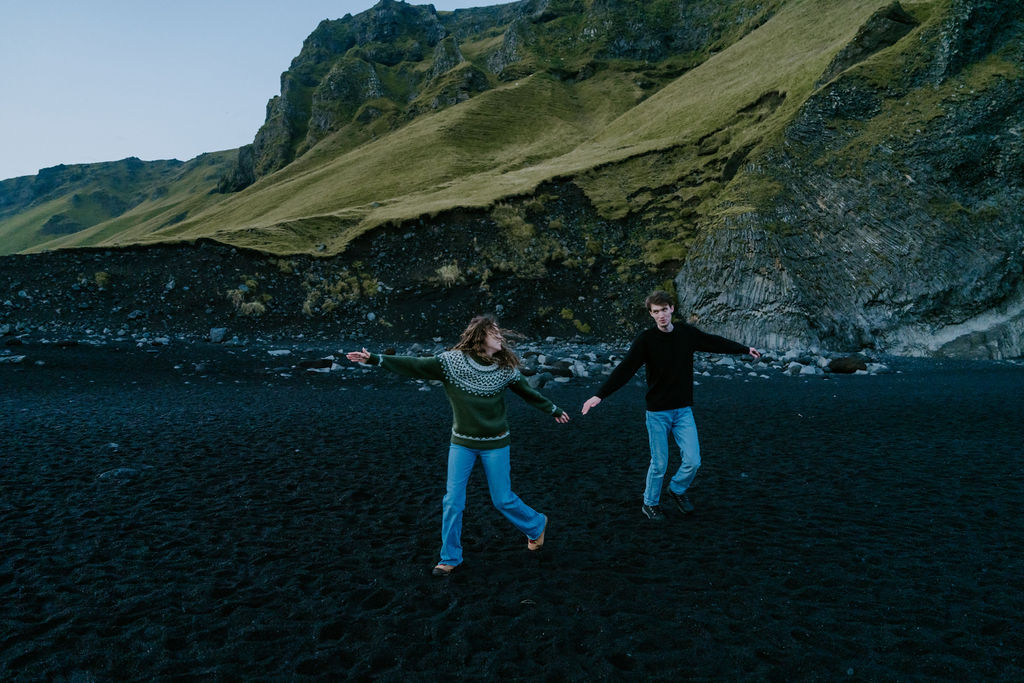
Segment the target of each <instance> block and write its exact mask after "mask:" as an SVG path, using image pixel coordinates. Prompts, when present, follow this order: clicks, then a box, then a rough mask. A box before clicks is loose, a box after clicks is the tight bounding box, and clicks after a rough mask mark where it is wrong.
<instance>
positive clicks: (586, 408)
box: [583, 396, 601, 415]
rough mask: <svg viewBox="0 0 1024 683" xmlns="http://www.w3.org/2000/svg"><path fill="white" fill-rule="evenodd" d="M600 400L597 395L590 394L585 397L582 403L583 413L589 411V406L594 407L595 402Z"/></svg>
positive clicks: (595, 405)
mask: <svg viewBox="0 0 1024 683" xmlns="http://www.w3.org/2000/svg"><path fill="white" fill-rule="evenodd" d="M600 402H601V399H599V398H598V397H597V396H591V397H590V398H588V399H587V401H586V403H584V404H583V414H584V415H586V414H587V413H589V412H590V409H591V408H596V407H597V404H598V403H600Z"/></svg>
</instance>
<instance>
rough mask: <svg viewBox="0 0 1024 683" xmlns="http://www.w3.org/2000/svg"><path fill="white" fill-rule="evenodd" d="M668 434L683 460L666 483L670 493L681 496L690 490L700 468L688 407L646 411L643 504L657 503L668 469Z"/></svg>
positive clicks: (695, 436) (694, 424)
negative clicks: (648, 445)
mask: <svg viewBox="0 0 1024 683" xmlns="http://www.w3.org/2000/svg"><path fill="white" fill-rule="evenodd" d="M669 433H671V434H672V438H674V439H675V441H676V445H677V446H679V454H680V455H681V456H682V458H683V462H682V464H681V465H680V466H679V470H678V471H677V472H676V473H675V476H673V477H672V479H671V481H669V483H668V487H669V489H671V490H672V491H673V492H674V493H678V494H682V493H685V492H686V489H688V488H690V484H692V483H693V478H694V477H695V476H697V469H698V468H699V467H700V443H699V442H698V441H697V423H696V422H694V420H693V410H692V409H691V408H677V409H675V410H657V411H650V410H648V411H647V436H648V438H649V440H650V443H651V465H650V467H648V468H647V488H646V489H645V490H644V505H650V506H652V507H653V506H655V505H657V504H658V502H659V501H660V500H661V484H662V481H664V479H665V471H666V470H667V469H668V435H669Z"/></svg>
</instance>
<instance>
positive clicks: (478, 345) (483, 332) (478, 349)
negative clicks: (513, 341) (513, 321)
mask: <svg viewBox="0 0 1024 683" xmlns="http://www.w3.org/2000/svg"><path fill="white" fill-rule="evenodd" d="M492 331H494V332H497V333H498V334H499V335H501V351H498V352H497V353H496V354H494V355H493V356H491V358H493V359H494V361H495V362H496V363H497V364H498V366H499V367H502V368H518V367H519V365H520V360H519V356H517V355H516V354H515V352H514V351H512V349H510V348H509V346H508V344H507V343H506V341H505V335H504V334H502V331H501V328H500V327H498V321H497V320H495V319H494V318H493V317H492V316H489V315H478V316H476V317H475V318H473V319H472V320H470V321H469V325H467V326H466V329H465V330H463V331H462V336H461V337H459V343H458V344H456V345H455V346H453V347H452V350H453V351H465V352H467V353H471V354H473V355H474V356H476V357H477V358H487V347H486V346H485V345H484V342H485V341H486V339H487V333H488V332H492Z"/></svg>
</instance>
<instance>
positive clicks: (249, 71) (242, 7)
mask: <svg viewBox="0 0 1024 683" xmlns="http://www.w3.org/2000/svg"><path fill="white" fill-rule="evenodd" d="M375 2H376V0H295V1H294V2H284V1H282V0H174V1H170V0H0V98H2V100H0V102H2V105H0V180H3V179H6V178H13V177H17V176H22V175H34V174H35V173H36V172H37V171H38V170H39V169H40V168H45V167H48V166H55V165H57V164H62V163H63V164H78V163H91V162H97V161H114V160H117V159H123V158H125V157H129V156H137V157H139V158H141V159H145V160H147V161H148V160H154V159H181V160H182V161H186V160H188V159H191V158H193V157H195V156H197V155H199V154H201V153H203V152H214V151H218V150H222V149H231V148H234V147H239V146H241V145H244V144H246V143H248V142H252V138H253V136H254V135H255V134H256V131H257V130H258V129H259V127H260V125H262V123H263V119H264V116H265V114H266V104H267V100H269V99H270V98H271V97H273V96H274V95H276V94H278V93H279V92H280V76H281V72H282V71H285V70H286V69H287V68H288V65H289V64H290V63H291V60H292V58H293V57H295V56H296V55H298V54H299V50H300V49H301V47H302V41H303V40H304V39H305V38H306V36H308V35H309V34H310V33H312V31H313V29H315V28H316V26H317V24H318V23H319V22H320V21H321V20H322V19H337V18H340V17H343V16H344V15H345V14H358V13H359V12H362V11H363V10H365V9H368V8H369V7H371V6H373V5H374V4H375ZM506 2H507V0H467V1H465V2H459V1H451V0H437V1H435V2H432V3H428V2H417V1H415V0H414V1H413V2H411V3H410V4H433V5H434V7H435V8H436V9H437V10H439V11H440V10H454V9H459V8H465V7H483V6H485V5H498V4H505V3H506Z"/></svg>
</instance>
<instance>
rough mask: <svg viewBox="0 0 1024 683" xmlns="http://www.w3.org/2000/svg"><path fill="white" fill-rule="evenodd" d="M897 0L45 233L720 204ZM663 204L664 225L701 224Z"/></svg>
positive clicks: (101, 236) (317, 233)
mask: <svg viewBox="0 0 1024 683" xmlns="http://www.w3.org/2000/svg"><path fill="white" fill-rule="evenodd" d="M937 2H940V0H933V1H931V2H917V3H907V4H906V6H907V7H908V9H910V10H911V11H914V9H915V8H921V7H928V6H930V5H932V4H935V3H937ZM887 4H888V3H887V2H886V1H885V0H847V1H844V2H841V3H834V2H823V1H822V0H792V1H791V2H788V3H786V4H785V5H784V6H783V7H782V8H781V10H780V11H778V12H777V13H775V14H774V15H772V16H771V17H770V18H769V19H768V20H767V21H766V22H764V23H763V24H762V25H760V27H759V28H757V29H756V30H753V31H752V32H750V33H749V34H747V35H745V36H744V37H742V38H741V39H739V40H738V41H737V42H734V43H732V44H730V45H728V46H727V47H725V49H723V50H722V51H721V52H718V53H717V54H714V55H712V56H711V57H710V58H708V59H706V60H705V61H703V62H702V63H700V64H699V65H698V66H696V67H695V68H693V69H691V70H689V71H686V72H685V73H683V74H682V75H681V76H679V77H678V78H676V79H674V80H672V81H670V82H669V83H668V84H667V85H666V86H665V87H663V88H660V89H653V90H656V91H655V92H654V94H651V90H652V88H651V87H650V84H645V83H643V82H641V81H640V79H638V78H637V76H636V73H637V72H636V70H635V69H629V70H627V69H623V68H618V67H616V66H615V64H614V63H613V62H609V63H608V64H605V65H603V66H601V67H600V68H598V69H597V70H596V72H595V73H594V74H593V75H591V76H590V77H588V78H584V79H582V80H580V79H575V78H573V79H569V78H562V77H560V76H559V75H556V74H553V73H551V72H550V71H547V72H538V73H534V74H531V75H529V76H526V77H523V78H521V79H518V80H513V81H510V82H507V83H501V84H498V85H497V86H496V87H494V88H493V89H491V90H489V91H487V92H483V93H481V94H479V95H477V96H475V97H473V98H472V99H469V100H468V101H465V102H462V103H460V104H457V105H455V106H451V107H448V108H445V109H441V110H439V111H436V112H433V113H429V114H424V115H422V116H419V117H418V118H415V119H414V120H412V121H411V122H410V123H408V124H406V125H402V126H400V127H397V128H395V129H393V130H380V131H369V132H368V129H366V128H360V129H358V130H357V129H355V128H354V127H347V128H342V129H341V130H338V131H336V132H334V133H332V134H330V135H328V136H327V137H325V138H324V139H322V140H321V141H320V142H319V143H318V144H317V145H316V146H314V147H313V148H312V149H310V150H309V151H308V152H306V153H305V154H304V155H303V156H301V157H300V158H298V159H297V160H295V161H294V162H292V163H291V164H289V165H287V166H286V167H284V168H283V169H281V170H280V171H277V172H276V173H273V174H271V175H269V176H265V177H263V178H261V179H260V180H258V181H257V182H256V183H255V184H253V185H251V186H249V187H248V188H246V189H245V190H243V191H241V192H238V193H235V194H231V195H210V194H208V191H209V188H210V187H212V186H213V185H215V184H216V182H215V181H214V182H212V183H211V182H210V181H211V180H212V177H213V175H214V173H213V166H212V165H210V166H204V167H192V169H191V170H190V171H189V172H187V173H183V174H182V176H180V177H178V178H176V179H175V180H174V181H173V182H172V183H171V184H170V185H169V186H168V187H169V189H168V193H167V194H166V195H165V196H163V197H160V198H157V199H153V200H147V201H145V202H142V203H141V204H139V205H138V206H136V207H134V208H133V209H132V210H131V211H129V212H127V213H125V214H123V215H121V216H118V217H117V218H115V219H113V220H109V221H104V222H101V223H99V224H96V225H94V226H92V227H89V228H87V229H85V230H81V231H79V232H76V233H74V234H70V235H66V236H62V237H58V238H56V239H52V240H50V241H47V242H44V243H42V244H36V245H35V246H34V247H33V248H34V249H37V250H38V249H53V248H62V247H75V246H119V245H129V244H148V243H157V242H175V241H191V240H196V239H200V238H212V239H214V240H217V241H220V242H224V243H227V244H233V245H239V246H245V247H252V248H256V249H260V250H264V251H267V252H271V253H277V254H289V253H318V254H332V253H339V252H341V251H343V250H344V249H345V247H346V245H347V244H349V243H350V241H351V240H352V239H353V238H355V237H356V236H358V235H360V234H362V233H364V232H366V231H367V230H370V229H372V228H374V227H377V226H380V225H384V224H401V223H404V222H408V221H412V220H414V219H417V218H419V217H422V216H433V215H436V214H438V213H441V212H444V211H446V210H449V209H454V208H457V207H478V208H483V209H487V208H488V207H493V206H495V205H497V204H498V203H500V202H501V201H502V200H504V199H506V198H509V197H513V196H522V195H529V194H531V193H532V192H534V190H535V189H536V188H537V187H538V186H539V185H540V184H541V183H544V182H545V181H549V180H552V179H560V180H565V179H571V180H573V181H575V182H576V183H577V184H578V185H579V186H580V187H582V188H583V189H584V191H585V192H586V195H587V196H588V198H589V199H590V200H591V201H592V202H593V203H594V204H595V206H597V207H598V209H599V210H600V211H601V213H602V215H605V216H607V217H613V218H614V217H622V216H625V215H628V214H629V213H631V212H643V211H644V189H645V188H664V187H666V186H669V185H672V184H691V185H693V186H694V188H696V189H694V190H691V191H689V193H687V191H686V190H684V189H680V192H681V194H680V197H679V201H680V202H681V203H685V204H687V205H689V206H696V207H697V211H698V213H701V212H704V211H709V210H711V208H712V206H713V205H714V204H715V202H712V201H711V200H712V199H713V198H714V197H716V196H718V195H721V194H723V193H725V194H728V193H729V192H730V190H729V187H728V185H729V182H730V181H731V180H732V176H735V169H731V176H730V175H729V174H725V176H729V177H725V176H723V173H722V169H723V167H725V166H728V164H729V162H730V160H732V161H733V163H734V164H735V163H738V162H739V161H742V159H744V158H746V157H748V156H751V155H754V156H756V150H757V148H758V145H761V144H763V143H764V142H765V141H769V140H776V139H778V138H779V136H780V134H781V130H782V129H783V127H784V126H785V125H786V123H787V122H788V121H789V120H791V119H792V117H793V116H794V114H795V112H797V111H798V110H799V108H800V106H801V104H802V102H803V101H804V100H805V99H806V98H807V97H808V95H809V94H810V93H812V92H813V91H814V89H815V83H816V81H817V79H818V78H819V77H820V76H821V74H822V73H823V72H824V71H825V69H826V67H827V66H828V65H829V63H830V62H831V60H832V59H833V58H834V57H835V56H836V54H837V53H838V52H839V51H840V50H841V49H842V48H843V47H844V46H845V45H846V44H847V43H849V41H850V40H851V39H852V38H853V36H854V35H855V34H856V33H857V31H858V29H859V27H860V26H861V25H862V24H863V23H864V22H865V21H866V20H867V19H868V18H869V17H870V16H871V15H872V13H874V12H875V11H876V10H878V9H879V8H881V7H884V6H885V5H887ZM493 40H497V38H494V39H493ZM473 49H474V48H473V47H472V46H470V47H467V48H466V49H465V53H466V54H467V55H469V56H472V52H473ZM738 153H739V156H738V158H734V157H737V154H738ZM224 154H226V153H224ZM652 154H656V155H658V156H663V157H664V158H662V159H653V158H652V156H651V155H652ZM216 159H217V160H218V161H219V160H220V157H216ZM684 178H691V179H696V180H697V181H699V182H695V183H682V182H681V180H680V179H684ZM745 198H746V200H753V199H756V195H751V194H750V193H749V192H748V193H746V194H745ZM51 208H52V207H51ZM720 209H721V207H718V209H717V210H720ZM49 210H50V208H45V207H42V206H40V207H33V209H32V211H31V212H27V213H26V214H23V215H21V216H19V217H17V221H18V222H17V223H14V222H12V223H11V224H9V225H8V224H7V223H4V224H3V229H4V230H5V231H6V234H11V235H13V234H24V227H25V226H26V225H28V224H30V223H31V221H32V218H31V216H36V217H37V219H36V220H38V217H41V216H43V215H45V214H46V213H47V212H48V211H49ZM661 213H662V214H664V215H662V217H661V218H659V219H658V221H657V222H658V223H659V225H660V228H659V229H660V231H661V233H662V234H663V235H664V239H665V240H670V239H671V238H672V237H673V236H676V235H681V234H684V233H685V231H686V230H688V229H690V226H691V225H692V222H693V221H692V220H686V221H682V222H681V220H680V219H679V218H676V219H673V218H672V217H671V216H670V215H668V214H667V213H666V212H661ZM668 213H670V212H668ZM673 220H675V222H676V223H677V224H676V225H671V223H672V221H673ZM25 243H26V241H25V239H24V238H23V239H22V240H21V241H20V242H15V241H12V242H11V244H17V246H22V245H24V244H25ZM656 247H657V243H656V244H655V248H656ZM669 252H670V253H668V254H667V255H665V256H664V258H671V257H672V256H673V254H672V253H671V252H672V250H671V249H669ZM651 258H652V259H653V260H654V261H657V260H658V259H659V258H662V257H660V256H658V255H657V254H652V255H651Z"/></svg>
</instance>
